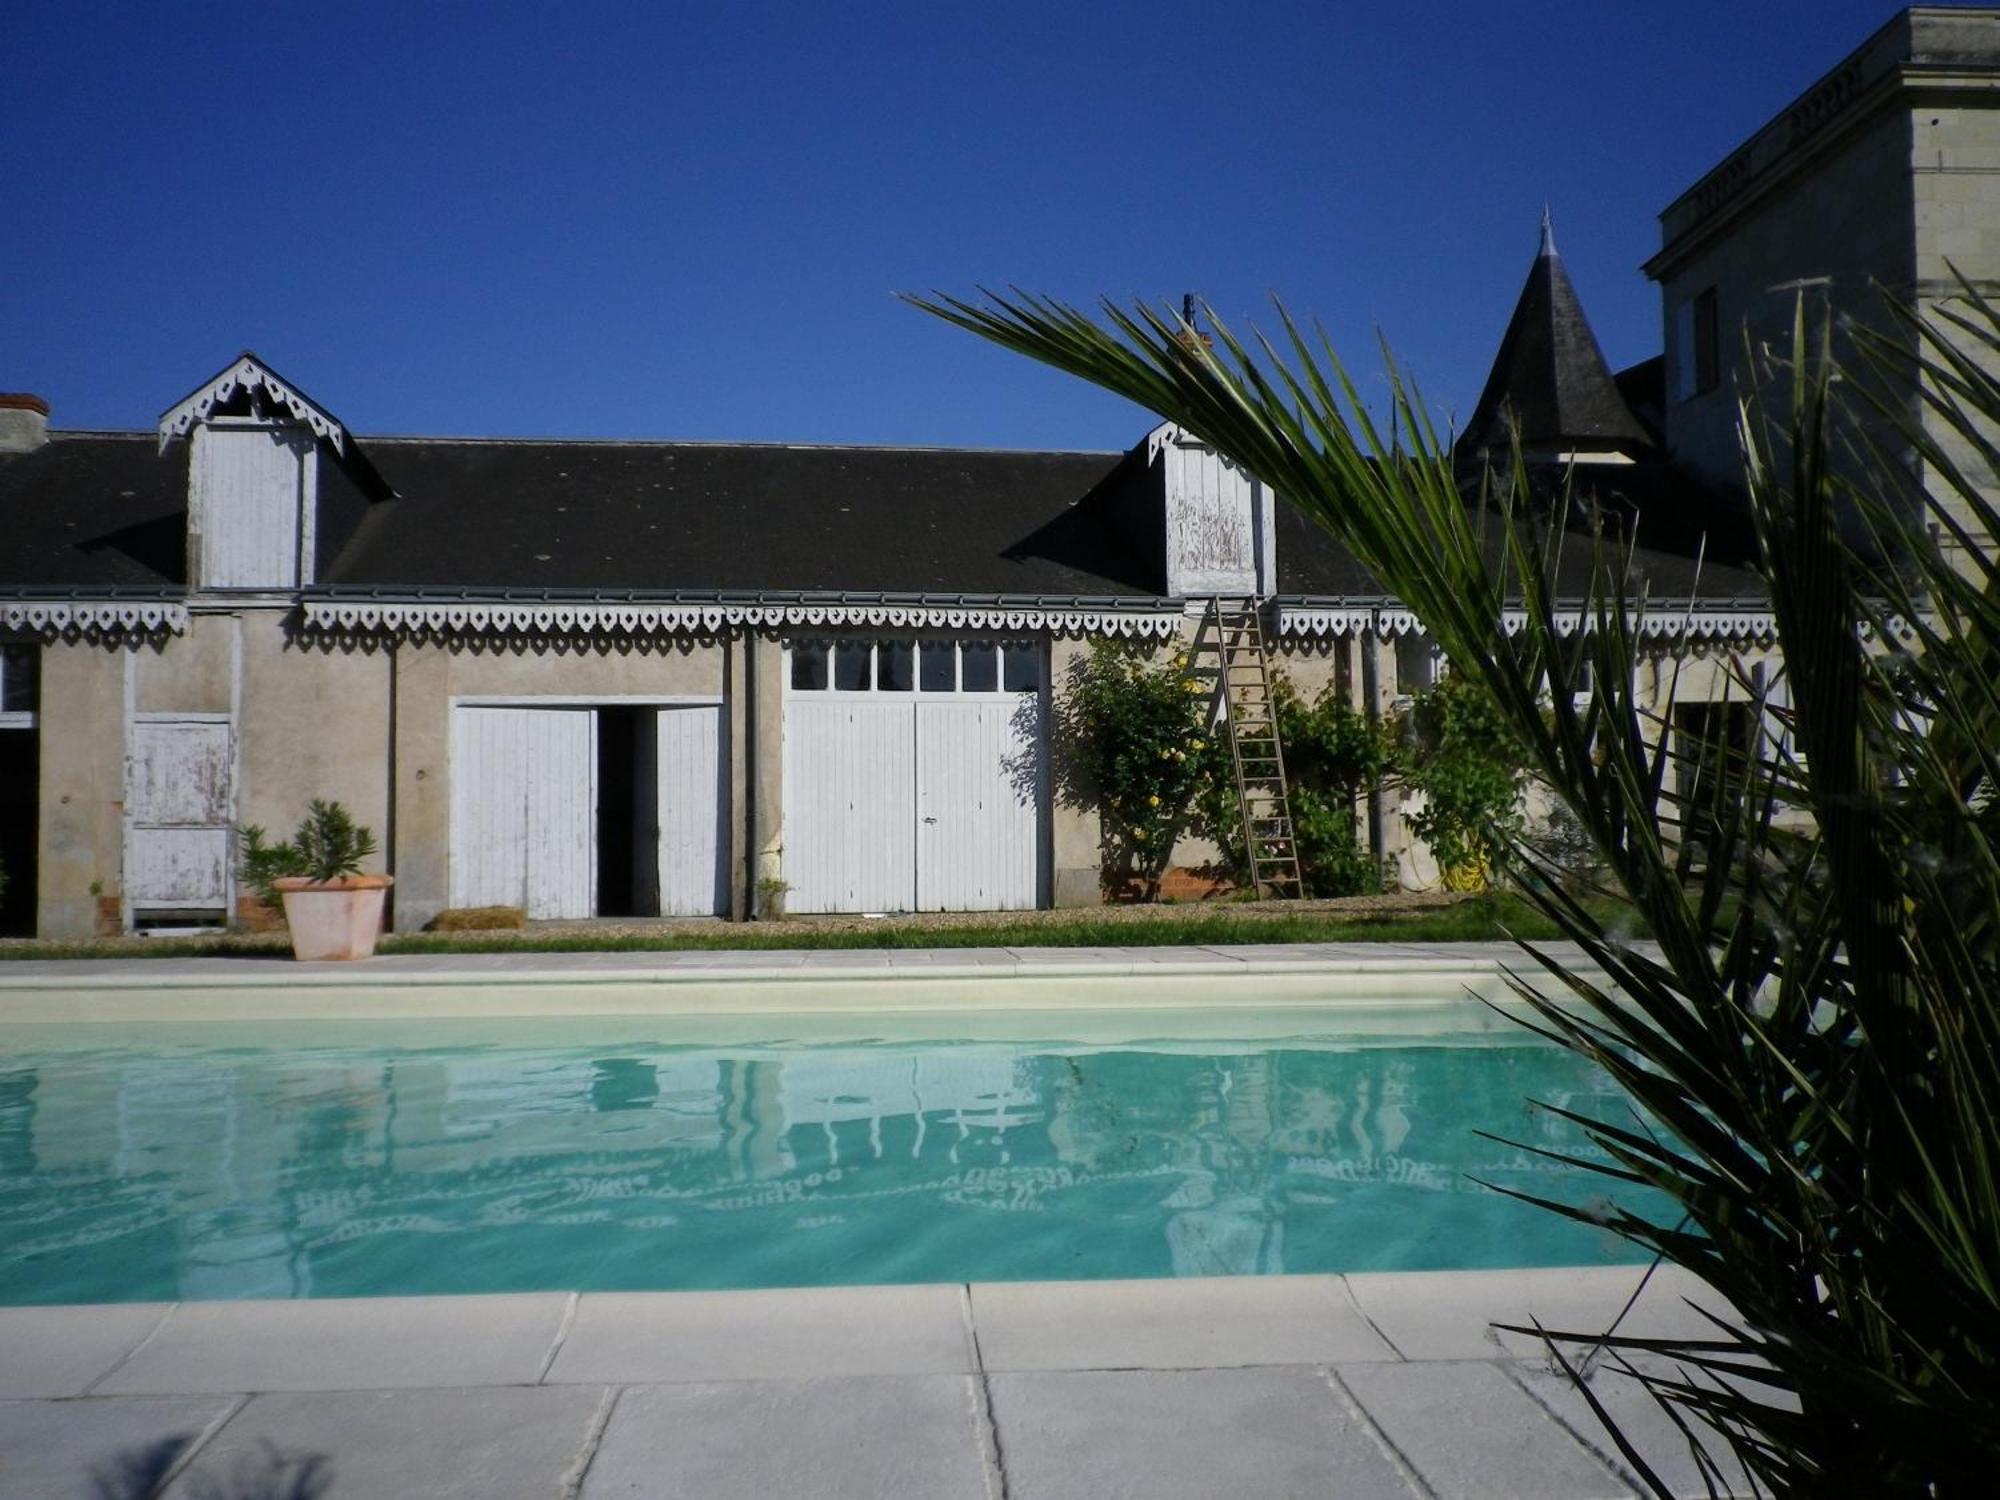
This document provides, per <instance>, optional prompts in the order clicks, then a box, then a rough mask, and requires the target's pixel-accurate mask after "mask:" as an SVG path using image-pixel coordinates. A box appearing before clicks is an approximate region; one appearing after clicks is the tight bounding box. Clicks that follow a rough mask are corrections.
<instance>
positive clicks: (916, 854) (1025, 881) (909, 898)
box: [784, 693, 1044, 912]
mask: <svg viewBox="0 0 2000 1500" xmlns="http://www.w3.org/2000/svg"><path fill="white" fill-rule="evenodd" d="M1042 742H1043V735H1042V725H1041V708H1040V702H1039V699H1038V697H1037V696H1036V695H1035V694H1032V693H996V694H992V695H990V696H986V695H977V696H975V695H969V694H959V695H955V696H953V697H950V698H931V699H923V698H917V699H905V700H903V701H899V702H883V701H882V700H881V697H880V695H870V696H868V697H865V698H864V697H860V696H856V697H852V698H848V697H842V696H837V695H831V694H829V695H825V696H820V695H813V696H810V697H808V696H799V697H795V698H793V699H792V700H791V702H790V704H789V707H788V710H787V716H786V723H785V785H786V797H785V808H786V811H785V828H786V833H785V856H784V867H785V878H786V879H787V880H788V881H789V882H790V883H791V888H790V890H789V892H788V893H787V895H786V903H787V906H788V908H789V909H790V910H792V911H799V912H813V911H1014V910H1022V909H1028V908H1033V907H1034V906H1036V905H1037V904H1038V899H1039V896H1040V889H1041V864H1042V860H1041V832H1042V814H1041V807H1042V788H1043V783H1044V764H1043V762H1044V753H1043V747H1042Z"/></svg>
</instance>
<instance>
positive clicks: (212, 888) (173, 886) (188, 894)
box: [125, 714, 235, 915]
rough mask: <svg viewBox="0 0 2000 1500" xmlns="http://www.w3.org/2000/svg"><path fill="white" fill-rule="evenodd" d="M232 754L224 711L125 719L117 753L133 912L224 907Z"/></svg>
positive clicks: (127, 895)
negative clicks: (126, 732)
mask: <svg viewBox="0 0 2000 1500" xmlns="http://www.w3.org/2000/svg"><path fill="white" fill-rule="evenodd" d="M232 761H233V755H232V744H231V736H230V726H229V721H228V720H227V719H226V718H218V717H214V716H206V717H188V718H183V717H178V716H174V715H167V714H159V715H152V714H142V715H139V716H138V717H136V718H135V719H134V720H133V723H132V739H131V745H130V751H129V753H128V754H127V756H126V760H125V820H126V827H127V830H128V832H127V841H126V858H127V861H128V864H127V869H126V871H125V898H126V901H127V903H128V904H129V905H130V906H131V908H132V910H133V911H134V912H135V913H138V914H141V915H143V914H144V913H145V912H147V911H149V910H151V911H217V912H226V911H227V909H228V906H229V850H230V842H231V819H232V816H233V813H234V801H235V799H234V796H233V795H232V787H231V780H232V773H231V766H232Z"/></svg>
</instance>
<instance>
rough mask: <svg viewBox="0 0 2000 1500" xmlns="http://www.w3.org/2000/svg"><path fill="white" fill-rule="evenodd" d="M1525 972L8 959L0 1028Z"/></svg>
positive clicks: (1032, 1005) (1438, 965)
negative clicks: (9, 1025)
mask: <svg viewBox="0 0 2000 1500" xmlns="http://www.w3.org/2000/svg"><path fill="white" fill-rule="evenodd" d="M1537 950H1538V951H1540V952H1543V953H1545V954H1547V955H1548V956H1550V957H1552V958H1556V959H1559V960H1561V961H1564V962H1567V963H1570V964H1572V965H1577V964H1581V963H1582V958H1583V955H1582V953H1581V951H1580V950H1579V949H1577V948H1576V947H1575V946H1574V945H1572V944H1566V943H1549V944H1540V945H1537ZM1536 969H1537V966H1536V964H1535V960H1534V959H1533V958H1532V957H1530V956H1529V955H1528V954H1527V953H1525V952H1523V951H1522V949H1520V948H1519V947H1517V946H1515V945H1514V944H1511V943H1461V944H1447V943H1436V944H1388V943H1383V944H1371V943H1315V944H1274V945H1242V946H1213V947H1197V948H1160V947H1150V948H1149V947H1126V948H1094V949H1037V948H972V949H895V950H886V951H884V950H857V949H805V950H782V951H756V952H746V951H744V950H728V951H712V950H710V951H687V950H683V951H679V952H668V953H654V952H648V953H638V954H635V953H581V954H579V953H560V954H551V953H540V954H530V953H505V954H400V955H388V956H384V957H379V958H374V959H369V960H365V961H363V962H360V963H352V964H332V963H294V962H291V961H290V960H286V959H270V958H258V959H243V958H167V959H20V960H10V961H7V962H5V963H0V1023H13V1022H22V1023H32V1022H50V1021H63V1022H78V1021H134V1020H151V1021H178V1020H187V1021H232V1020H252V1019H274V1020H278V1019H283V1020H310V1019H332V1018H390V1017H398V1018H424V1019H451V1018H460V1017H468V1018H469V1017H514V1018H521V1017H532V1016H541V1015H562V1016H576V1015H607V1016H608V1015H701V1014H709V1015H728V1014H740V1013H796V1012H800V1011H810V1012H815V1013H825V1014H853V1013H860V1012H883V1013H899V1014H907V1013H910V1012H937V1013H960V1012H977V1011H985V1012H996V1013H997V1012H1031V1011H1063V1012H1076V1011H1080V1010H1102V1011H1115V1010H1174V1011H1183V1012H1189V1011H1202V1010H1209V1011H1218V1012H1220V1011H1227V1010H1241V1009H1263V1010H1272V1009H1282V1008H1286V1007H1297V1006H1311V1007H1315V1008H1324V1007H1340V1006H1362V1007H1375V1008H1384V1007H1387V1008H1391V1009H1395V1008H1409V1007H1416V1008H1422V1007H1426V1006H1428V1007H1432V1008H1436V1007H1438V1006H1439V1005H1440V1004H1447V1005H1452V1006H1457V1005H1460V1004H1461V1003H1462V1000H1463V998H1464V996H1465V995H1466V994H1468V993H1470V994H1472V995H1475V996H1477V997H1478V998H1480V999H1484V1000H1488V1001H1493V1002H1496V1003H1499V1004H1502V1005H1506V1004H1509V1003H1513V997H1512V994H1511V992H1510V990H1509V988H1508V978H1507V976H1508V974H1509V972H1510V971H1511V972H1512V973H1514V974H1516V975H1518V976H1521V977H1530V976H1533V975H1534V974H1535V972H1536ZM1079 981H1088V982H1089V983H1088V986H1087V988H1084V987H1080V986H1079Z"/></svg>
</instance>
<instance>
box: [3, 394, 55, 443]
mask: <svg viewBox="0 0 2000 1500" xmlns="http://www.w3.org/2000/svg"><path fill="white" fill-rule="evenodd" d="M48 440H49V403H48V402H46V401H44V400H43V399H42V398H41V397H40V396H30V395H28V394H27V393H26V392H25V391H0V453H33V452H34V451H35V450H36V449H37V448H39V447H41V446H42V444H44V443H46V442H47V441H48Z"/></svg>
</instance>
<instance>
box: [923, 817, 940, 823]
mask: <svg viewBox="0 0 2000 1500" xmlns="http://www.w3.org/2000/svg"><path fill="white" fill-rule="evenodd" d="M924 821H925V822H926V823H935V822H936V821H937V819H936V818H925V819H924Z"/></svg>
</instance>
